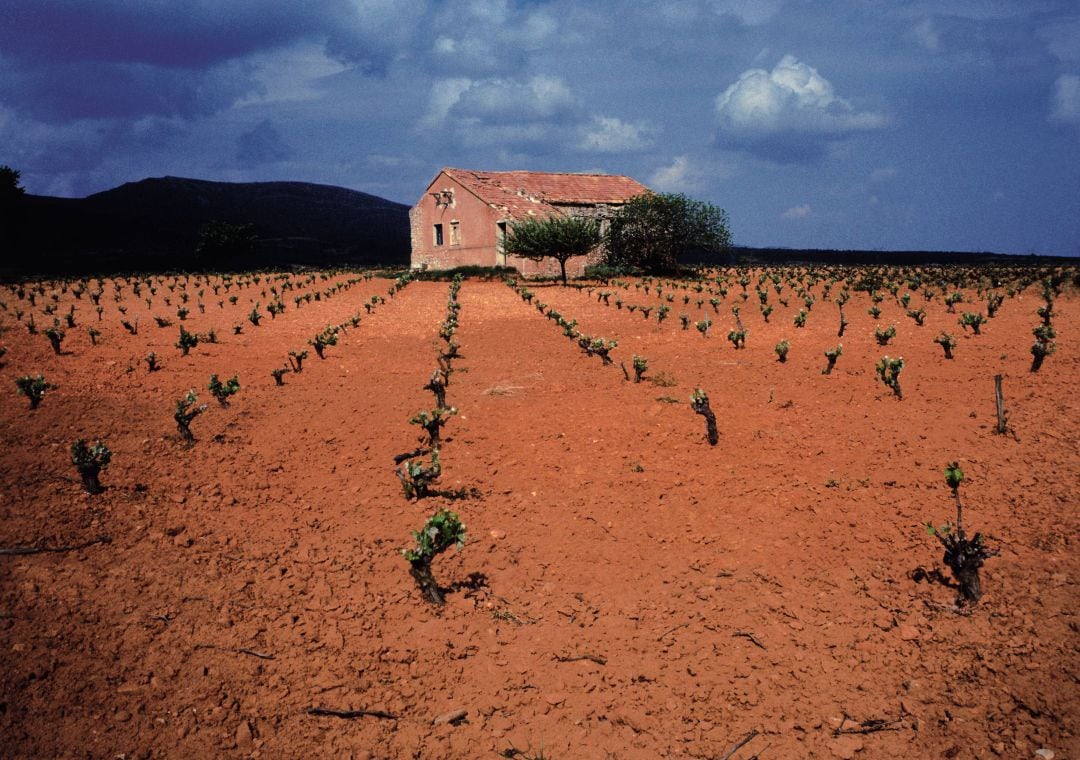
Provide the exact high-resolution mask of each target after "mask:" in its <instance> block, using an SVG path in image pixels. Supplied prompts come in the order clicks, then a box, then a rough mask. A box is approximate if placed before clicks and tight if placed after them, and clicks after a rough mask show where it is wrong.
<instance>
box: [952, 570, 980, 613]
mask: <svg viewBox="0 0 1080 760" xmlns="http://www.w3.org/2000/svg"><path fill="white" fill-rule="evenodd" d="M952 571H953V577H955V578H956V582H957V583H959V584H960V599H961V601H963V602H968V603H971V604H975V603H977V602H978V601H979V599H981V598H982V583H981V582H980V580H979V566H978V565H976V564H971V563H967V564H962V565H960V566H959V567H954V568H952Z"/></svg>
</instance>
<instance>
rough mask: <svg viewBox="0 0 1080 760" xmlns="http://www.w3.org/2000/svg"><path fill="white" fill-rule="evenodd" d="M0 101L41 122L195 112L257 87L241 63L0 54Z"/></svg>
mask: <svg viewBox="0 0 1080 760" xmlns="http://www.w3.org/2000/svg"><path fill="white" fill-rule="evenodd" d="M0 64H3V73H0V102H2V103H5V104H7V103H10V104H12V105H13V107H15V108H16V109H18V110H20V111H22V112H24V113H25V114H27V115H29V116H31V117H33V118H35V119H38V120H41V121H46V122H67V121H71V120H74V119H110V118H118V119H130V118H139V117H142V116H181V117H187V118H190V117H196V116H203V115H207V114H211V113H214V112H216V111H219V110H221V109H223V108H226V107H228V106H230V105H232V103H234V102H235V101H236V99H237V98H239V97H241V96H243V95H245V94H247V93H249V92H252V91H254V90H256V89H258V84H257V83H256V82H255V81H254V80H253V79H251V76H250V72H249V71H248V70H247V69H246V68H245V67H244V66H242V65H240V64H236V63H225V64H221V65H218V66H213V67H211V68H208V69H176V68H161V67H156V66H151V65H148V64H145V63H116V62H103V61H89V62H87V61H84V62H77V63H75V62H66V61H64V62H58V63H54V64H52V65H36V64H31V65H27V64H20V63H18V62H12V61H7V60H4V59H0Z"/></svg>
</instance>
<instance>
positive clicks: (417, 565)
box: [409, 560, 445, 605]
mask: <svg viewBox="0 0 1080 760" xmlns="http://www.w3.org/2000/svg"><path fill="white" fill-rule="evenodd" d="M409 574H410V575H412V577H413V580H415V581H416V586H417V588H419V589H420V594H421V595H422V596H423V597H424V599H425V600H427V601H428V602H430V603H431V604H438V605H441V604H443V603H444V601H445V600H444V599H443V595H442V591H440V590H439V584H438V583H436V582H435V576H434V575H432V574H431V564H430V563H428V562H424V561H422V560H416V561H413V562H410V563H409Z"/></svg>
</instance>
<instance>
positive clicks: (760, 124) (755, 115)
mask: <svg viewBox="0 0 1080 760" xmlns="http://www.w3.org/2000/svg"><path fill="white" fill-rule="evenodd" d="M715 108H716V115H717V122H718V125H719V131H718V134H717V137H718V140H719V141H720V142H727V143H730V144H732V145H734V146H735V147H740V148H743V149H746V150H750V151H751V152H756V153H759V154H762V155H764V156H765V157H768V158H774V159H779V160H791V161H799V160H807V159H810V158H814V157H817V156H819V155H820V154H821V153H823V152H824V149H825V145H826V143H827V142H828V141H830V140H836V139H839V138H842V137H844V136H846V135H850V134H853V133H857V132H864V131H869V130H875V129H880V128H882V127H884V126H885V125H886V124H887V122H888V120H887V119H886V117H885V116H884V115H882V114H880V113H876V112H873V111H858V110H856V109H855V108H854V107H853V106H852V105H851V103H849V102H848V101H847V100H845V99H843V98H841V97H839V96H838V95H837V94H836V92H835V90H834V88H833V86H832V83H830V82H829V80H827V79H825V77H823V76H821V74H819V73H818V71H817V69H815V68H814V67H812V66H809V65H807V64H805V63H803V62H801V61H799V60H798V59H797V58H795V56H793V55H785V56H784V57H783V58H781V59H780V62H779V63H778V64H776V66H775V67H774V68H773V70H772V71H766V70H765V69H750V70H748V71H745V72H743V73H742V74H741V75H740V76H739V78H738V80H737V81H736V82H734V83H733V84H731V85H730V86H729V87H728V88H727V89H726V90H724V92H723V93H721V94H720V95H719V96H718V97H717V98H716V104H715Z"/></svg>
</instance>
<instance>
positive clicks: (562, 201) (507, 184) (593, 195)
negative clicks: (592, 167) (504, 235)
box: [443, 168, 649, 217]
mask: <svg viewBox="0 0 1080 760" xmlns="http://www.w3.org/2000/svg"><path fill="white" fill-rule="evenodd" d="M443 172H445V173H446V174H447V175H448V176H449V177H451V178H453V179H454V180H456V181H457V182H459V183H460V184H461V185H462V186H463V187H465V188H467V189H468V190H469V191H470V192H472V193H473V194H474V195H476V197H478V198H479V199H480V200H482V201H484V202H485V203H487V204H489V205H491V206H496V207H498V208H501V209H504V210H505V211H506V212H507V213H508V214H510V215H511V216H514V217H525V216H537V215H544V216H547V215H549V214H553V213H561V211H560V209H559V208H558V207H559V206H566V205H594V204H600V203H603V204H620V203H625V202H626V201H627V200H629V199H630V198H632V197H634V196H635V195H641V194H642V193H647V192H649V188H647V187H645V186H644V185H642V184H641V183H640V182H638V181H637V180H633V179H631V178H630V177H624V176H621V175H616V174H568V173H559V172H526V171H512V172H481V171H473V170H470V169H452V168H446V169H443Z"/></svg>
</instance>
